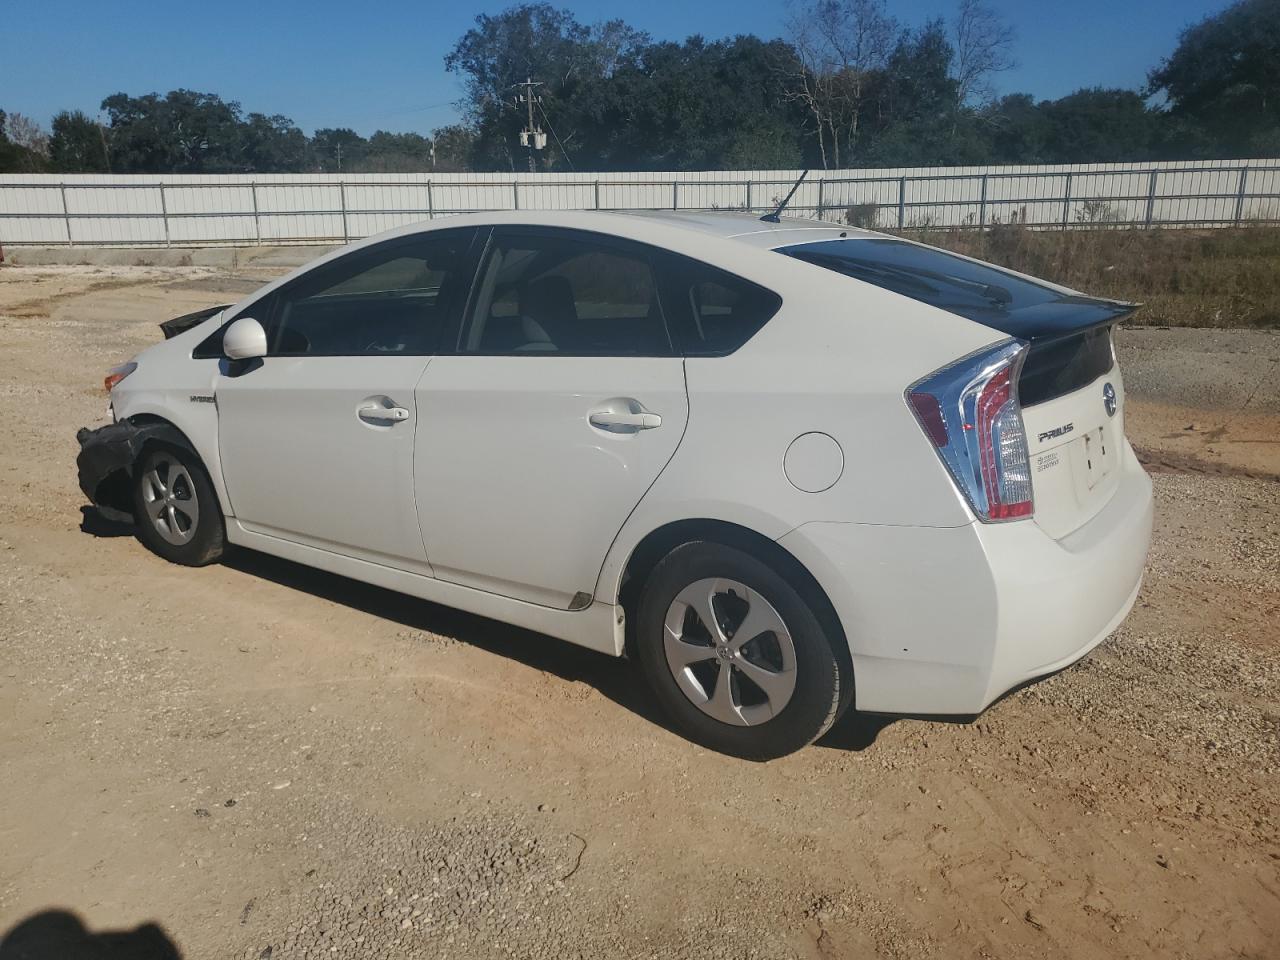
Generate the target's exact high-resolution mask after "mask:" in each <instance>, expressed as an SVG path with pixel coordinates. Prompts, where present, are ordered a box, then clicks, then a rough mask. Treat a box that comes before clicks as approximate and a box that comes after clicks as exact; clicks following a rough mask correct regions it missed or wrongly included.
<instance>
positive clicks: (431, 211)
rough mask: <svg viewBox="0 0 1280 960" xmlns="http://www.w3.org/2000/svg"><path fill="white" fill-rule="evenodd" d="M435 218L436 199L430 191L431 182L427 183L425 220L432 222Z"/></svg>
mask: <svg viewBox="0 0 1280 960" xmlns="http://www.w3.org/2000/svg"><path fill="white" fill-rule="evenodd" d="M435 218H436V198H435V195H434V194H433V193H432V190H431V181H430V180H428V181H427V219H428V220H434V219H435Z"/></svg>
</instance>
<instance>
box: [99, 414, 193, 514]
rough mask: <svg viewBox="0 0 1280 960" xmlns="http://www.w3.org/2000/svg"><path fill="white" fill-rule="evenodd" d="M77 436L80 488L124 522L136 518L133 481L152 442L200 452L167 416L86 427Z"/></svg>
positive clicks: (108, 512) (104, 512) (105, 511)
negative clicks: (135, 468)
mask: <svg viewBox="0 0 1280 960" xmlns="http://www.w3.org/2000/svg"><path fill="white" fill-rule="evenodd" d="M76 440H78V441H79V443H80V453H79V454H78V455H77V456H76V470H77V472H78V473H79V478H80V489H81V490H82V491H84V495H85V496H86V497H88V498H89V502H90V503H92V504H93V505H94V506H96V507H97V508H98V510H99V511H100V512H101V513H102V514H103V515H104V516H106V517H107V518H108V519H111V520H118V521H121V522H130V521H132V520H133V519H134V515H133V495H132V493H131V490H130V483H129V481H130V480H131V479H132V477H133V468H134V465H135V464H136V463H137V462H138V458H139V457H140V456H141V455H142V451H143V449H144V448H145V447H146V445H147V444H148V443H151V442H159V443H167V444H170V445H172V446H175V447H180V448H182V449H184V450H189V451H190V452H191V453H193V454H195V453H196V451H195V448H194V447H192V446H191V441H189V440H188V439H187V438H186V436H184V435H183V433H182V431H181V430H179V429H178V428H177V427H175V426H174V425H173V424H171V423H168V422H166V421H163V420H144V421H142V422H141V423H135V422H134V421H132V420H118V421H116V422H115V423H109V424H107V425H106V426H105V427H98V428H97V429H96V430H91V429H89V428H88V427H83V428H81V429H80V430H79V431H77V433H76ZM196 456H199V454H196Z"/></svg>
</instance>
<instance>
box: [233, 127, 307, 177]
mask: <svg viewBox="0 0 1280 960" xmlns="http://www.w3.org/2000/svg"><path fill="white" fill-rule="evenodd" d="M235 139H236V143H237V145H238V149H237V150H236V155H235V164H236V167H237V168H238V169H241V170H243V171H245V172H252V173H289V172H293V171H299V170H302V169H303V166H304V164H305V163H306V154H307V137H306V134H304V133H303V132H302V131H301V130H299V129H298V128H297V127H296V126H294V124H293V121H292V120H290V119H289V118H288V117H283V116H280V115H279V114H276V115H275V116H270V117H268V116H266V115H264V114H261V113H251V114H249V116H248V118H247V119H246V120H245V121H244V122H243V123H241V124H240V125H239V126H238V128H237V130H236V138H235Z"/></svg>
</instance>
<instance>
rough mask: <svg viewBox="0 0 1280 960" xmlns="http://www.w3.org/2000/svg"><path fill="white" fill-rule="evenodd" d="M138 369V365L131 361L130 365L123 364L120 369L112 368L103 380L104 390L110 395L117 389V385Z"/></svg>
mask: <svg viewBox="0 0 1280 960" xmlns="http://www.w3.org/2000/svg"><path fill="white" fill-rule="evenodd" d="M137 369H138V365H137V364H136V363H134V362H133V361H132V360H130V361H129V362H128V363H122V364H120V366H118V367H112V368H111V369H110V370H108V371H107V375H106V376H105V377H104V378H103V380H102V389H103V390H105V391H107V393H110V392H111V391H112V390H113V389H115V385H116V384H117V383H119V382H120V381H121V380H123V379H124V378H125V377H127V376H128V375H129V374H131V373H133V371H135V370H137Z"/></svg>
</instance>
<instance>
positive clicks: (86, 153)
mask: <svg viewBox="0 0 1280 960" xmlns="http://www.w3.org/2000/svg"><path fill="white" fill-rule="evenodd" d="M49 164H50V166H51V167H52V168H53V169H54V170H55V171H57V172H58V173H108V172H110V170H111V164H110V158H109V155H108V152H107V133H106V131H105V130H104V129H103V128H102V127H100V126H98V124H97V123H95V122H94V121H93V119H92V118H90V117H88V116H86V115H85V114H83V113H81V112H80V111H79V110H74V111H71V112H67V111H65V110H64V111H63V112H62V113H60V114H58V115H57V116H56V117H54V118H53V136H51V137H50V138H49Z"/></svg>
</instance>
